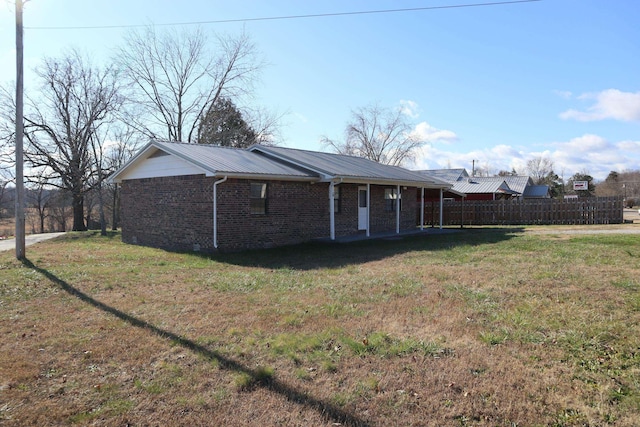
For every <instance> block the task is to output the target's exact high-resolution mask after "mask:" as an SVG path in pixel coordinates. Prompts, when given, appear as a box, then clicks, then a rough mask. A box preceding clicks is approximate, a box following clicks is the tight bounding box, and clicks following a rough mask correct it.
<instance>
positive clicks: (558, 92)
mask: <svg viewBox="0 0 640 427" xmlns="http://www.w3.org/2000/svg"><path fill="white" fill-rule="evenodd" d="M553 93H554V94H556V95H557V96H559V97H560V98H564V99H571V97H572V96H573V93H571V92H570V91H568V90H554V91H553Z"/></svg>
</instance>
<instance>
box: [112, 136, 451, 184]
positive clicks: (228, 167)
mask: <svg viewBox="0 0 640 427" xmlns="http://www.w3.org/2000/svg"><path fill="white" fill-rule="evenodd" d="M159 151H161V152H164V153H168V154H170V155H174V156H176V157H178V158H180V159H182V160H185V161H187V162H189V163H190V164H192V165H194V166H196V167H198V168H199V169H202V171H203V172H204V173H207V174H208V175H212V176H230V177H264V178H272V179H290V180H305V181H328V180H335V179H340V180H342V181H343V182H358V183H363V184H366V183H371V184H383V185H410V186H416V187H424V188H445V189H446V188H450V187H451V184H448V183H447V182H445V181H442V180H439V179H437V178H433V177H429V176H425V175H421V174H419V173H416V172H413V171H410V170H408V169H404V168H401V167H397V166H389V165H383V164H380V163H376V162H373V161H371V160H367V159H364V158H361V157H354V156H345V155H341V154H332V153H321V152H315V151H306V150H297V149H292V148H282V147H266V146H261V145H254V146H252V147H250V148H249V149H246V150H244V149H238V148H229V147H220V146H216V145H209V144H185V143H179V142H162V141H151V142H149V143H148V144H147V145H146V146H145V147H144V148H143V149H142V150H140V151H139V152H138V153H137V154H136V155H135V156H134V157H133V158H132V159H131V160H130V161H129V162H127V163H126V164H125V165H124V166H123V167H122V168H120V169H119V170H118V171H116V172H115V173H114V174H113V175H111V176H110V177H109V180H110V181H111V182H119V181H121V179H122V178H121V177H126V173H125V171H126V170H127V169H129V168H135V167H136V165H137V164H140V163H141V162H143V161H145V160H146V159H148V158H149V157H151V156H153V155H154V154H156V153H158V152H159ZM125 179H126V178H125Z"/></svg>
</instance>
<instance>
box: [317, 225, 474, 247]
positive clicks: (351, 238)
mask: <svg viewBox="0 0 640 427" xmlns="http://www.w3.org/2000/svg"><path fill="white" fill-rule="evenodd" d="M460 231H461V230H460V229H459V228H458V229H453V228H442V229H441V228H437V227H433V228H432V227H425V228H424V229H423V230H420V228H416V229H415V230H401V231H400V233H396V232H395V231H389V232H384V233H375V234H374V233H372V234H370V235H369V236H367V235H366V234H365V232H364V231H363V232H361V233H358V234H350V235H348V236H336V239H335V240H331V238H329V237H322V238H319V239H315V240H314V241H315V242H322V243H351V242H359V241H361V240H400V239H402V238H404V237H408V236H418V235H436V234H450V233H459V232H460Z"/></svg>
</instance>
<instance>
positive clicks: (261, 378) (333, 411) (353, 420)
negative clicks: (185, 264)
mask: <svg viewBox="0 0 640 427" xmlns="http://www.w3.org/2000/svg"><path fill="white" fill-rule="evenodd" d="M23 264H24V265H25V266H26V267H28V268H31V269H33V270H35V271H37V272H38V273H40V274H42V275H43V276H45V277H46V278H47V279H49V280H51V281H52V282H53V283H55V284H56V285H57V286H58V287H60V288H61V289H62V290H64V291H65V292H67V293H69V294H70V295H72V296H74V297H76V298H78V299H79V300H81V301H83V302H85V303H87V304H89V305H92V306H94V307H95V308H97V309H99V310H102V311H104V312H106V313H109V314H111V315H113V316H115V317H117V318H119V319H121V320H124V321H125V322H127V323H129V324H130V325H131V326H135V327H137V328H141V329H145V330H147V331H149V332H151V333H153V334H155V335H157V336H159V337H161V338H165V339H168V340H171V341H172V342H173V343H174V344H176V345H180V346H182V347H184V348H185V349H188V350H191V351H192V352H194V353H197V354H198V355H200V356H202V357H205V358H207V359H209V360H210V361H216V362H217V363H218V365H219V366H220V368H221V369H226V370H228V371H234V372H241V373H245V374H247V375H249V376H250V377H251V378H252V380H253V384H255V385H256V386H258V387H264V388H265V389H267V390H271V391H272V392H274V393H277V394H280V395H282V396H284V397H286V398H287V399H289V400H290V401H292V402H295V403H297V404H299V405H302V406H305V407H308V408H312V409H314V410H316V411H318V412H319V413H320V414H321V415H322V416H323V417H325V418H326V419H327V420H328V421H330V422H334V423H341V424H344V425H349V426H355V427H366V426H369V425H370V424H369V423H368V422H367V421H365V420H363V419H361V418H358V417H356V416H355V415H353V414H350V413H349V412H347V411H344V410H342V409H340V408H338V407H336V406H335V405H332V404H330V403H327V402H324V401H322V400H320V399H316V398H314V397H312V396H309V395H308V394H306V393H304V392H301V391H298V390H296V389H294V388H292V387H290V386H288V385H287V384H285V383H283V382H281V381H278V380H277V379H276V378H273V377H269V378H265V375H264V373H263V372H262V371H260V370H254V369H250V368H249V367H247V366H244V365H242V364H241V363H239V362H237V361H235V360H233V359H230V358H228V357H225V356H224V355H222V354H220V353H218V352H217V351H213V350H210V349H208V348H206V347H204V346H202V345H200V344H197V343H195V342H193V341H191V340H189V339H187V338H184V337H181V336H179V335H177V334H175V333H173V332H170V331H166V330H164V329H161V328H158V327H157V326H155V325H152V324H151V323H148V322H145V321H144V320H141V319H138V318H136V317H134V316H131V315H130V314H127V313H124V312H122V311H120V310H118V309H116V308H114V307H111V306H109V305H107V304H105V303H103V302H100V301H98V300H96V299H94V298H92V297H91V296H89V295H87V294H85V293H84V292H82V291H80V290H79V289H77V288H75V287H73V286H72V285H70V284H69V283H67V282H65V281H64V280H62V279H60V278H59V277H57V276H56V275H55V274H53V273H51V272H49V271H48V270H46V269H43V268H40V267H38V266H36V265H35V264H34V263H33V262H31V261H30V260H28V259H25V260H23Z"/></svg>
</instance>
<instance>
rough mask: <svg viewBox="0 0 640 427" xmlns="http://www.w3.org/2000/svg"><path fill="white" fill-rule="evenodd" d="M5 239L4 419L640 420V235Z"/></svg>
mask: <svg viewBox="0 0 640 427" xmlns="http://www.w3.org/2000/svg"><path fill="white" fill-rule="evenodd" d="M521 231H522V230H519V229H516V228H513V229H504V230H467V231H465V232H462V233H459V234H451V235H442V236H430V237H426V238H425V237H417V238H410V239H405V240H402V241H385V242H366V243H356V244H349V245H338V246H314V245H309V246H299V247H295V248H284V249H276V250H270V251H262V252H250V253H241V254H230V255H219V256H215V257H212V258H208V257H203V256H200V255H197V254H176V253H169V252H164V251H160V250H155V249H149V248H141V247H135V246H128V245H124V244H122V243H120V242H119V236H118V235H111V236H110V237H107V238H104V237H103V238H101V237H99V236H97V235H94V234H91V233H85V234H70V235H69V236H68V237H67V238H66V239H63V240H58V241H51V242H47V243H43V244H40V245H38V246H35V247H30V248H28V251H27V254H28V256H29V260H30V261H28V262H26V263H19V262H17V261H15V260H13V258H12V255H13V254H11V253H0V333H1V334H2V338H3V339H2V341H0V424H2V425H7V426H25V425H38V426H48V425H51V426H53V425H83V426H84V425H96V426H125V425H134V426H152V425H162V426H170V425H195V426H197V425H203V426H204V425H248V426H258V425H260V426H263V425H300V426H303V425H304V426H306V425H327V426H330V425H337V424H338V423H339V424H341V425H362V426H374V425H375V426H377V425H381V426H382V425H385V426H386V425H399V426H406V425H444V426H449V425H450V426H464V425H474V426H513V425H517V426H530V425H555V426H571V425H615V426H635V425H640V416H638V415H637V414H638V413H640V376H639V374H640V327H639V322H640V280H639V278H640V261H639V259H640V245H639V244H638V243H640V241H639V240H640V237H638V236H633V235H631V236H629V235H594V236H585V235H566V234H553V233H551V234H541V235H534V234H531V233H523V232H521Z"/></svg>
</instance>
